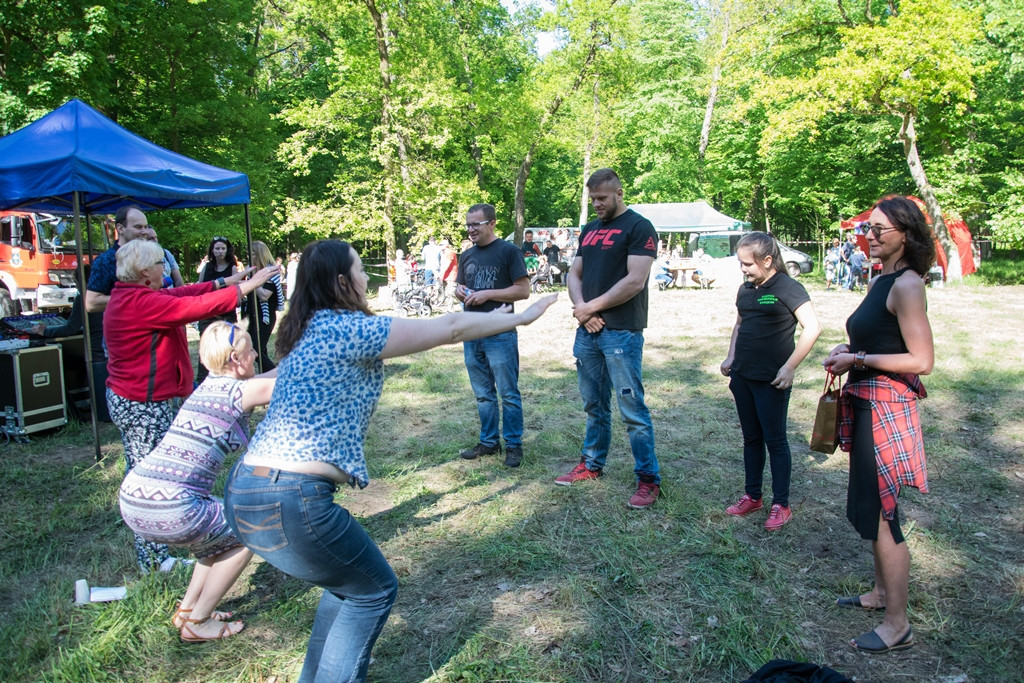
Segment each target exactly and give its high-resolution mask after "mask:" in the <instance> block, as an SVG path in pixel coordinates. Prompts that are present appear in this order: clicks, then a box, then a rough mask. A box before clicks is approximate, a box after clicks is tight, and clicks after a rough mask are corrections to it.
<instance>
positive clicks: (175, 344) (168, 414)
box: [104, 239, 277, 572]
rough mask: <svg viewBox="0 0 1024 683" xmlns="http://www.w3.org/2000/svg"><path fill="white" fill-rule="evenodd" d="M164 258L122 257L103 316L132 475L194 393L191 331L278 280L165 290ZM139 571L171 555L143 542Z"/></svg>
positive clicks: (133, 251)
mask: <svg viewBox="0 0 1024 683" xmlns="http://www.w3.org/2000/svg"><path fill="white" fill-rule="evenodd" d="M163 252H164V250H163V247H161V246H160V245H159V244H158V243H156V242H149V241H147V240H141V239H140V240H133V241H131V242H129V243H128V244H126V245H125V246H123V247H121V248H120V249H119V250H118V252H117V279H118V282H117V284H115V285H114V290H113V291H112V292H111V295H110V298H109V300H108V302H107V309H106V312H105V313H104V329H105V332H106V343H107V372H108V376H107V408H108V409H109V411H110V418H111V420H112V421H113V422H114V424H115V425H117V428H118V430H120V432H121V441H122V443H123V444H124V455H125V474H127V473H128V472H130V471H131V470H132V468H133V467H135V465H136V463H138V462H139V461H140V460H142V458H144V457H146V455H148V454H149V452H150V451H152V450H153V449H154V448H156V445H157V444H158V443H159V442H160V439H162V438H163V437H164V434H166V433H167V429H168V427H170V425H171V421H172V420H173V419H174V414H175V413H176V412H177V410H178V407H179V406H180V404H181V399H183V398H185V397H187V396H188V395H189V394H191V393H192V363H191V358H190V356H189V351H188V339H187V337H186V336H185V328H184V325H186V324H188V323H191V322H195V321H196V320H199V319H201V318H206V317H209V316H212V315H215V314H220V313H224V312H226V311H228V310H231V311H234V309H235V307H236V306H237V305H238V303H239V301H240V299H241V296H242V295H244V294H248V293H249V292H251V291H252V290H254V289H256V287H258V286H260V285H262V284H263V283H264V282H266V281H267V278H269V277H270V276H271V275H273V274H274V272H276V270H277V269H276V267H273V266H271V267H270V268H266V269H264V270H262V271H260V272H258V273H256V274H255V275H254V276H253V277H252V279H250V280H244V279H243V278H244V277H245V275H246V274H247V273H235V274H233V275H231V276H229V277H226V278H220V279H218V280H215V281H213V282H204V283H200V284H197V285H188V286H185V287H175V288H173V289H163V288H162V285H163V275H164V254H163ZM135 550H136V555H137V559H138V562H139V567H140V568H141V569H142V571H143V572H148V571H150V570H151V569H152V568H153V567H154V566H160V565H162V564H163V563H164V562H165V561H168V560H169V559H170V556H169V555H168V554H167V548H166V546H163V545H158V544H154V543H152V542H150V541H146V540H145V539H143V538H140V537H136V542H135Z"/></svg>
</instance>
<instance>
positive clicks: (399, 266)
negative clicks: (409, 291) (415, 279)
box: [391, 249, 412, 287]
mask: <svg viewBox="0 0 1024 683" xmlns="http://www.w3.org/2000/svg"><path fill="white" fill-rule="evenodd" d="M391 265H392V267H393V268H394V269H395V285H396V286H398V287H408V286H409V285H411V284H412V266H411V265H409V262H408V261H406V260H405V252H404V251H402V250H401V249H395V260H394V261H392V262H391Z"/></svg>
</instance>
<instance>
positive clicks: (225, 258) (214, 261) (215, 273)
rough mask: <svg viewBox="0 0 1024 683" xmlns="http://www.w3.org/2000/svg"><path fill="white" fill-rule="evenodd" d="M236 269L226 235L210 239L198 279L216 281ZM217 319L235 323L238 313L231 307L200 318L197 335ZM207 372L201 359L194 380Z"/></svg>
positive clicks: (204, 377) (233, 249)
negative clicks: (223, 311)
mask: <svg viewBox="0 0 1024 683" xmlns="http://www.w3.org/2000/svg"><path fill="white" fill-rule="evenodd" d="M238 270H239V268H238V258H237V257H236V256H235V247H234V245H233V244H231V240H229V239H228V238H227V237H220V236H217V237H214V238H213V239H212V240H210V247H209V248H208V249H207V250H206V264H205V265H204V266H203V269H202V271H201V272H200V273H199V281H200V282H217V281H218V280H221V279H222V278H226V277H231V276H232V275H234V274H235V273H237V272H238ZM218 320H224V321H226V322H229V323H236V322H238V315H237V314H236V313H235V310H234V309H232V310H230V311H228V312H226V313H223V314H221V315H218V316H217V317H215V318H207V319H206V320H200V321H199V336H202V334H203V332H205V331H206V328H207V327H209V326H210V325H211V324H213V323H214V322H216V321H218ZM254 339H255V337H254ZM209 372H210V371H209V370H208V369H207V368H206V366H205V365H203V362H202V360H200V361H199V367H197V368H196V381H197V382H202V381H203V380H204V379H206V375H207V374H209Z"/></svg>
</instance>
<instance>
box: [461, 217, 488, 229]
mask: <svg viewBox="0 0 1024 683" xmlns="http://www.w3.org/2000/svg"><path fill="white" fill-rule="evenodd" d="M492 220H493V219H492ZM490 222H491V221H477V222H476V223H466V230H469V229H471V228H479V227H480V226H481V225H487V224H488V223H490Z"/></svg>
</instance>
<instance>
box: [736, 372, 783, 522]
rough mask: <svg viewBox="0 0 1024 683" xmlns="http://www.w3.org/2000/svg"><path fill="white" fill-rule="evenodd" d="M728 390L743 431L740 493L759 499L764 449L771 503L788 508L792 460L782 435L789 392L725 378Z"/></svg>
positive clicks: (763, 384)
mask: <svg viewBox="0 0 1024 683" xmlns="http://www.w3.org/2000/svg"><path fill="white" fill-rule="evenodd" d="M729 390H730V391H732V395H733V397H734V398H735V399H736V413H737V414H738V415H739V418H740V427H741V428H742V429H743V470H744V475H745V477H744V478H745V485H744V487H743V490H744V492H746V494H747V495H748V496H750V497H751V498H753V499H754V500H760V499H761V485H762V483H763V480H764V449H765V446H767V447H768V456H769V464H770V466H771V468H772V503H773V504H774V503H778V504H779V505H784V506H786V507H789V479H790V473H791V472H792V469H793V460H792V457H791V455H790V451H789V437H788V436H787V435H786V419H787V416H788V413H789V394H790V391H791V390H790V389H781V390H780V389H776V388H775V387H773V386H772V384H771V382H762V381H758V380H753V379H746V378H745V377H740V376H739V375H732V376H731V377H730V378H729Z"/></svg>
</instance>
